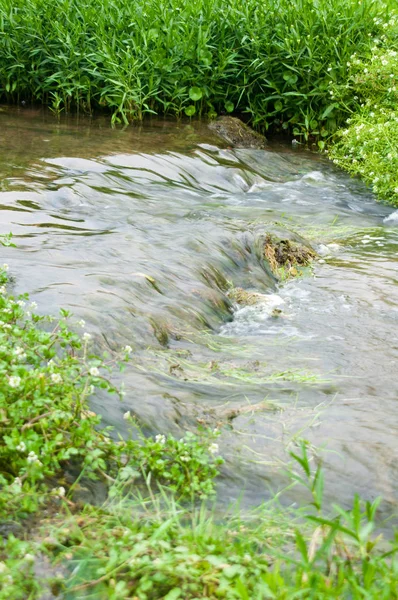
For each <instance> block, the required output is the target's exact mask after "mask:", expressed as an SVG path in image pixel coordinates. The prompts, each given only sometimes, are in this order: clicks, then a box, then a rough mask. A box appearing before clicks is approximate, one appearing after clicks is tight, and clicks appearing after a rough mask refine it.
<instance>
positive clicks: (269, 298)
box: [227, 287, 284, 309]
mask: <svg viewBox="0 0 398 600" xmlns="http://www.w3.org/2000/svg"><path fill="white" fill-rule="evenodd" d="M227 295H228V297H229V298H230V300H232V301H233V302H236V303H237V304H241V305H242V306H254V305H255V304H266V305H267V306H269V307H270V308H271V309H272V308H275V307H276V306H279V305H280V304H283V302H284V301H283V299H282V298H281V297H280V296H278V295H277V294H260V293H259V292H248V291H247V290H244V289H243V288H240V287H237V288H232V289H231V290H229V292H228V293H227Z"/></svg>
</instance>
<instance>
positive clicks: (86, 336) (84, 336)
mask: <svg viewBox="0 0 398 600" xmlns="http://www.w3.org/2000/svg"><path fill="white" fill-rule="evenodd" d="M83 340H84V341H85V342H88V341H89V340H91V334H90V333H87V331H86V332H85V333H83Z"/></svg>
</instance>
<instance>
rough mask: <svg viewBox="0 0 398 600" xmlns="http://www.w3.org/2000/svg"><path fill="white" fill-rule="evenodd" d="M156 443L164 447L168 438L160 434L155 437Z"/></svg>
mask: <svg viewBox="0 0 398 600" xmlns="http://www.w3.org/2000/svg"><path fill="white" fill-rule="evenodd" d="M155 442H157V443H158V444H162V445H163V444H165V443H166V436H164V435H162V434H160V433H159V434H158V435H157V436H156V437H155Z"/></svg>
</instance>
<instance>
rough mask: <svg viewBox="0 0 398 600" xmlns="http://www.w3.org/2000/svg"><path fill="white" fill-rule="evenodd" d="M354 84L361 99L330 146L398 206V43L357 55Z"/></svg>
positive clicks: (344, 163)
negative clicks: (361, 56)
mask: <svg viewBox="0 0 398 600" xmlns="http://www.w3.org/2000/svg"><path fill="white" fill-rule="evenodd" d="M352 68H353V73H352V75H351V84H352V86H353V89H354V91H355V93H356V98H357V101H358V103H359V106H358V111H357V112H356V113H355V114H354V115H353V116H352V117H351V118H350V119H349V120H348V122H347V123H348V127H347V128H346V129H343V130H342V131H341V132H340V133H339V135H338V138H337V140H336V142H335V144H334V146H333V147H332V149H331V152H330V156H331V158H332V159H333V160H334V162H335V163H336V164H338V165H339V166H341V167H343V168H344V169H345V170H347V171H348V172H349V173H351V174H352V175H359V176H360V177H362V178H363V180H364V181H365V182H366V183H367V184H369V185H370V186H371V188H372V190H373V191H374V192H375V194H376V195H377V196H378V198H380V199H381V200H383V201H386V202H388V203H389V204H392V205H393V206H398V152H397V139H398V113H397V112H396V107H397V102H398V87H397V86H398V46H396V45H391V46H390V47H389V48H388V49H387V48H379V47H378V46H375V47H374V48H373V54H372V57H371V60H370V61H361V60H359V59H357V58H355V57H354V61H353V67H352Z"/></svg>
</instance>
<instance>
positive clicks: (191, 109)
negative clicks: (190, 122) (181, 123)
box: [184, 104, 196, 117]
mask: <svg viewBox="0 0 398 600" xmlns="http://www.w3.org/2000/svg"><path fill="white" fill-rule="evenodd" d="M184 112H185V114H186V115H187V117H193V115H194V114H195V113H196V108H195V107H194V106H193V104H191V105H190V106H187V107H186V108H185V109H184Z"/></svg>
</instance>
